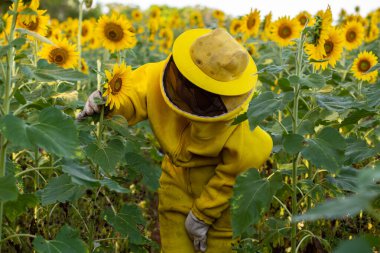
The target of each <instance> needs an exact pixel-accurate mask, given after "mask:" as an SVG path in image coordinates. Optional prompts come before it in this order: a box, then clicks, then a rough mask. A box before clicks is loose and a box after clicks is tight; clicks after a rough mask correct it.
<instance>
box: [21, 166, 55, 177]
mask: <svg viewBox="0 0 380 253" xmlns="http://www.w3.org/2000/svg"><path fill="white" fill-rule="evenodd" d="M57 168H58V167H37V168H31V169H27V170H24V171H21V172H19V173H17V174H16V175H15V177H19V176H22V175H24V174H26V173H29V172H32V171H39V170H55V169H57Z"/></svg>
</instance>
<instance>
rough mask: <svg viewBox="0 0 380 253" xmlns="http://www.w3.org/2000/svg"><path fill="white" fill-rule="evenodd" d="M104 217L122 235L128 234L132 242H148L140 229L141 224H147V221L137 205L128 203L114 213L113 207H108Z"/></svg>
mask: <svg viewBox="0 0 380 253" xmlns="http://www.w3.org/2000/svg"><path fill="white" fill-rule="evenodd" d="M104 219H105V220H106V221H107V222H108V223H110V224H111V225H112V226H113V227H114V228H115V229H116V231H118V232H119V233H120V234H121V235H122V236H124V237H127V236H128V240H129V241H130V243H132V244H144V243H147V242H148V239H147V238H145V237H144V235H143V233H142V231H140V229H139V226H140V225H145V223H146V221H145V219H144V217H143V216H142V213H141V211H140V209H139V208H138V207H137V206H135V205H131V204H126V205H124V206H123V207H122V208H121V209H120V212H119V213H114V212H113V211H112V209H110V208H108V209H106V210H105V211H104Z"/></svg>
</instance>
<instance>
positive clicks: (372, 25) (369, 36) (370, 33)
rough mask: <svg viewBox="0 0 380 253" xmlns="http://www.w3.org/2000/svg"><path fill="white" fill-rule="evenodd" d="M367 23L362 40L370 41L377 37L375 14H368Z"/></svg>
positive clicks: (377, 28) (377, 29)
mask: <svg viewBox="0 0 380 253" xmlns="http://www.w3.org/2000/svg"><path fill="white" fill-rule="evenodd" d="M369 19H370V21H369V23H368V26H367V27H366V28H365V32H364V41H365V42H367V43H370V42H372V41H374V40H376V39H377V38H378V37H379V32H380V31H379V27H378V26H377V17H376V16H375V14H371V15H369Z"/></svg>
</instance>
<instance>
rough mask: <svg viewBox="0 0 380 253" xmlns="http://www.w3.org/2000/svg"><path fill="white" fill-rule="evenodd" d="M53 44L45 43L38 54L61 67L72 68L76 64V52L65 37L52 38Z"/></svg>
mask: <svg viewBox="0 0 380 253" xmlns="http://www.w3.org/2000/svg"><path fill="white" fill-rule="evenodd" d="M53 43H54V44H55V45H49V44H45V45H44V46H43V48H42V50H41V52H40V53H39V56H40V57H41V58H43V59H46V60H47V61H48V62H49V63H54V64H56V65H58V66H60V67H62V68H74V67H75V66H77V64H78V52H76V50H75V47H74V45H72V44H70V43H69V42H68V41H67V40H66V39H62V40H53Z"/></svg>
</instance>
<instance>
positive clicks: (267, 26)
mask: <svg viewBox="0 0 380 253" xmlns="http://www.w3.org/2000/svg"><path fill="white" fill-rule="evenodd" d="M271 26H272V12H269V14H268V15H266V16H265V17H264V21H263V31H262V32H261V33H260V38H261V39H262V40H263V41H267V40H268V39H269V38H270V35H271Z"/></svg>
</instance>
